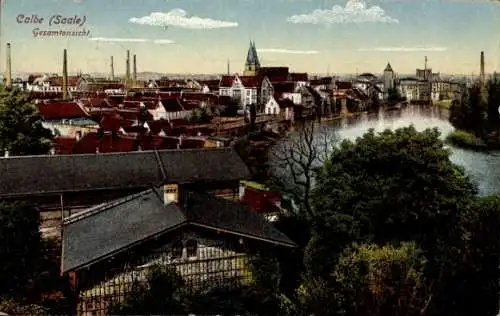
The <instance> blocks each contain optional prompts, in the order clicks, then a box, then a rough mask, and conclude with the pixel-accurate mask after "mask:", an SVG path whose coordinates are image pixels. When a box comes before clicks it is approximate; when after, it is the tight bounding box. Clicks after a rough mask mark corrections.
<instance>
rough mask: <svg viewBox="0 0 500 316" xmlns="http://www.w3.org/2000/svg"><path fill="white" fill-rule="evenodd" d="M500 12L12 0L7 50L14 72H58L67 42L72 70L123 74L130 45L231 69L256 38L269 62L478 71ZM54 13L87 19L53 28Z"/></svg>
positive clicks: (445, 6)
mask: <svg viewBox="0 0 500 316" xmlns="http://www.w3.org/2000/svg"><path fill="white" fill-rule="evenodd" d="M54 8H57V11H58V12H53V11H54ZM116 8H119V9H120V11H119V12H117V11H116V10H115V9H116ZM439 12H446V15H444V14H442V13H441V14H440V13H439ZM111 13H112V14H111ZM499 13H500V5H498V4H496V3H494V1H488V0H485V1H459V0H455V1H451V0H437V1H428V0H426V1H412V2H408V1H402V0H384V1H369V2H367V1H361V0H349V1H345V0H343V1H319V0H310V1H306V2H299V1H294V0H279V1H269V2H263V1H258V0H237V1H229V0H218V1H211V2H210V3H208V2H204V1H200V0H184V1H178V0H169V1H165V0H162V1H156V0H152V1H148V2H147V4H146V3H132V2H131V3H127V4H124V3H123V1H118V0H109V1H106V2H98V1H96V0H51V1H48V3H47V5H46V6H45V7H40V6H39V5H37V2H36V1H34V0H22V1H15V2H13V1H6V2H4V7H3V12H2V14H3V17H2V19H3V22H2V24H3V25H2V27H3V29H2V48H1V56H2V59H3V60H5V57H4V56H5V43H6V42H10V43H11V45H12V70H13V72H14V73H28V72H30V71H36V72H59V68H60V66H59V65H61V66H62V50H63V49H64V48H66V49H67V50H68V70H69V72H72V73H75V72H78V71H81V72H83V73H106V72H107V71H108V70H109V67H110V62H109V60H110V56H114V67H115V72H116V73H117V74H120V73H124V72H125V57H126V50H127V49H129V50H130V52H131V54H136V55H137V68H138V72H139V73H142V72H156V73H176V74H183V73H191V74H197V73H201V74H221V73H226V72H227V64H228V61H229V64H230V71H231V73H241V72H242V70H243V66H244V62H245V57H246V52H247V49H248V43H249V40H250V39H252V40H254V41H255V43H256V46H257V51H258V53H259V57H260V60H261V63H262V65H263V66H288V67H290V68H291V70H293V71H297V72H310V73H328V72H329V73H332V74H354V73H358V72H359V73H361V72H372V73H381V72H382V71H383V69H384V67H385V66H386V64H387V62H390V63H391V65H392V66H393V68H394V70H395V71H396V72H397V73H401V74H411V73H414V70H415V68H423V66H424V56H427V57H428V60H429V68H432V69H433V70H434V71H436V72H440V73H447V74H471V73H475V74H477V73H478V72H479V66H478V65H479V52H480V51H484V52H485V59H486V72H487V73H493V72H494V71H495V70H497V69H499V68H500V67H499V65H500V50H499V39H498V36H497V35H496V34H495V29H498V25H499V24H500V19H499V18H498V17H499V16H500V14H499ZM21 14H22V15H24V16H25V17H24V18H27V17H29V18H31V17H32V15H37V17H38V18H44V22H43V23H35V24H26V23H18V22H19V21H20V20H22V21H25V20H23V18H21V19H20V18H19V16H20V15H21ZM54 14H60V15H61V17H72V16H74V15H77V16H78V18H82V17H85V21H84V23H80V25H77V26H73V25H71V26H61V25H59V26H55V25H52V26H49V24H48V21H49V20H50V18H51V17H52V16H53V15H54ZM256 17H258V18H256ZM35 20H36V19H35ZM31 22H33V19H32V20H31ZM34 29H38V31H39V32H40V31H51V30H63V31H81V30H82V29H84V30H86V31H88V32H89V36H74V37H71V36H69V37H64V36H63V37H56V36H50V37H47V36H37V37H34V36H33V34H34ZM477 34H482V35H483V36H477ZM1 69H2V71H3V70H4V69H5V61H2V62H1Z"/></svg>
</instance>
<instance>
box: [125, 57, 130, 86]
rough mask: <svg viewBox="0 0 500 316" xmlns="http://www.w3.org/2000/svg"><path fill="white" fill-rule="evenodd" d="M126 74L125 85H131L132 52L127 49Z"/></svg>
mask: <svg viewBox="0 0 500 316" xmlns="http://www.w3.org/2000/svg"><path fill="white" fill-rule="evenodd" d="M126 67H127V68H126V73H125V83H127V84H128V83H130V51H129V50H128V49H127V65H126Z"/></svg>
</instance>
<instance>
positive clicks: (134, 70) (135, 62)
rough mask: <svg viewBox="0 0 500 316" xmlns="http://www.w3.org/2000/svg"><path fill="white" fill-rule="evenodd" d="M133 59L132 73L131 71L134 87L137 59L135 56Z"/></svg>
mask: <svg viewBox="0 0 500 316" xmlns="http://www.w3.org/2000/svg"><path fill="white" fill-rule="evenodd" d="M133 58H134V60H133V62H134V67H133V69H132V71H133V75H132V80H133V81H134V85H135V84H136V83H137V58H136V56H135V54H134V57H133Z"/></svg>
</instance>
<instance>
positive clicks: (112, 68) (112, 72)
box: [111, 56, 115, 80]
mask: <svg viewBox="0 0 500 316" xmlns="http://www.w3.org/2000/svg"><path fill="white" fill-rule="evenodd" d="M111 80H115V63H114V60H113V56H111Z"/></svg>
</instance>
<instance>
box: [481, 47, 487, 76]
mask: <svg viewBox="0 0 500 316" xmlns="http://www.w3.org/2000/svg"><path fill="white" fill-rule="evenodd" d="M485 79H486V78H485V73H484V52H481V69H480V80H481V83H484V82H485Z"/></svg>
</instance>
